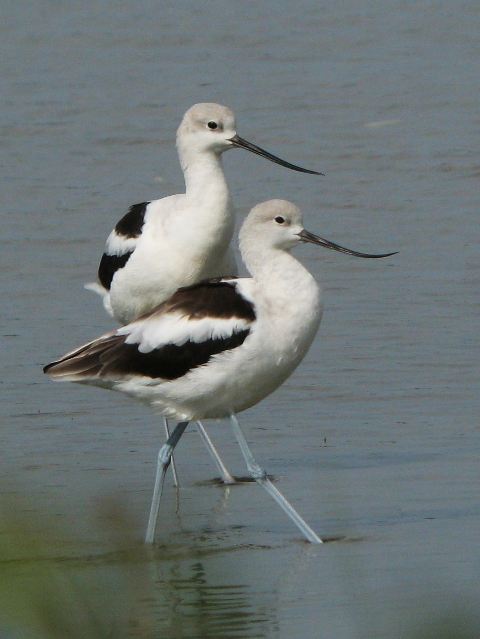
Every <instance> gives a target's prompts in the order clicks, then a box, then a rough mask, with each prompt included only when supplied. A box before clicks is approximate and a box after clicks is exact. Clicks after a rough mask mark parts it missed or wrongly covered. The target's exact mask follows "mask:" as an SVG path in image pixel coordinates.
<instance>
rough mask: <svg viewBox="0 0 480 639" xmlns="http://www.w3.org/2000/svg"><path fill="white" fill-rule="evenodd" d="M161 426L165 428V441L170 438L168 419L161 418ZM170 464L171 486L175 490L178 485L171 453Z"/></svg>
mask: <svg viewBox="0 0 480 639" xmlns="http://www.w3.org/2000/svg"><path fill="white" fill-rule="evenodd" d="M162 419H163V426H164V428H165V434H166V435H167V439H168V438H169V437H170V428H169V426H168V419H167V418H166V417H163V418H162ZM170 462H171V464H172V475H173V485H174V486H175V488H178V487H179V483H178V474H177V467H176V465H175V459H174V458H173V453H172V455H171V457H170Z"/></svg>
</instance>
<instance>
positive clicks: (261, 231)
mask: <svg viewBox="0 0 480 639" xmlns="http://www.w3.org/2000/svg"><path fill="white" fill-rule="evenodd" d="M239 237H240V247H241V249H242V251H244V250H247V251H248V250H249V249H250V248H251V247H254V246H259V247H260V246H261V247H263V248H274V249H281V250H285V251H289V250H290V249H292V248H293V247H294V246H295V245H297V244H299V243H300V242H310V243H312V244H317V245H318V246H324V247H326V248H329V249H332V250H334V251H339V252H340V253H346V254H347V255H355V256H356V257H367V258H379V257H389V256H390V255H395V253H381V254H371V253H359V252H358V251H353V250H351V249H347V248H345V247H343V246H340V245H339V244H335V243H334V242H330V240H326V239H324V238H323V237H320V236H319V235H314V234H313V233H310V232H309V231H306V230H305V228H304V226H303V216H302V213H301V211H300V209H299V208H298V207H297V206H295V204H292V202H288V201H287V200H268V201H267V202H261V203H260V204H257V205H256V206H254V207H253V209H252V210H251V211H250V213H249V214H248V216H247V218H246V220H245V222H244V223H243V226H242V228H241V229H240V236H239Z"/></svg>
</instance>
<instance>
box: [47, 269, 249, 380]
mask: <svg viewBox="0 0 480 639" xmlns="http://www.w3.org/2000/svg"><path fill="white" fill-rule="evenodd" d="M249 281H250V280H242V279H238V280H236V279H220V280H210V281H206V282H201V283H199V284H196V285H194V286H189V287H185V288H181V289H179V290H178V291H177V292H176V293H174V295H172V297H170V298H169V299H168V300H167V301H165V302H164V303H163V304H161V305H160V306H158V307H157V308H156V309H155V310H154V311H152V312H151V313H148V314H146V315H144V316H142V317H140V318H139V319H138V320H136V321H134V322H132V323H131V324H128V325H126V326H122V327H121V328H119V329H117V330H116V331H113V332H112V333H108V334H107V335H104V336H102V337H100V338H98V339H96V340H94V341H92V342H89V343H88V344H85V345H84V346H81V347H80V348H78V349H76V350H75V351H72V352H70V353H68V354H67V355H65V356H64V357H62V358H61V359H59V360H57V361H56V362H52V363H51V364H48V365H47V366H45V368H44V372H45V373H48V374H49V375H50V376H51V377H52V378H55V379H59V380H60V379H64V380H66V381H76V382H85V383H92V384H101V383H102V381H103V382H105V383H109V382H116V381H121V380H126V379H132V378H135V377H147V378H152V379H158V380H173V379H177V378H179V377H182V376H183V375H186V374H187V373H188V372H189V371H191V370H192V369H194V368H196V367H198V366H202V365H204V364H207V362H208V361H209V360H210V358H212V357H213V356H214V355H218V354H219V353H223V352H225V351H229V350H232V349H235V348H237V347H238V346H240V345H241V344H243V342H244V341H245V339H246V338H247V337H248V335H249V334H250V332H251V330H252V329H253V326H254V323H255V319H256V314H255V306H254V303H253V302H252V301H251V299H249V296H248V294H246V293H245V291H246V290H247V289H248V287H246V286H245V285H244V283H246V282H249Z"/></svg>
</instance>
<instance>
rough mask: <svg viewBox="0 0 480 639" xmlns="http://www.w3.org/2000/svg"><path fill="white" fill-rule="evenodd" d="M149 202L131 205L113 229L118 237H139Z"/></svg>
mask: <svg viewBox="0 0 480 639" xmlns="http://www.w3.org/2000/svg"><path fill="white" fill-rule="evenodd" d="M149 204H150V202H141V203H140V204H133V206H131V207H130V208H129V209H128V213H126V214H125V215H124V216H123V217H122V219H121V220H120V221H119V222H118V224H117V226H116V227H115V231H116V233H117V234H118V235H122V236H123V237H126V238H135V237H140V235H141V234H142V228H143V224H144V222H145V211H146V210H147V206H148V205H149Z"/></svg>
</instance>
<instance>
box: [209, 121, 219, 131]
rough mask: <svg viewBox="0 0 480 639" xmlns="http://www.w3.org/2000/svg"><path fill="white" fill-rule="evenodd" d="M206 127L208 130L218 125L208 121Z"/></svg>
mask: <svg viewBox="0 0 480 639" xmlns="http://www.w3.org/2000/svg"><path fill="white" fill-rule="evenodd" d="M207 126H208V128H209V129H216V128H217V127H218V124H217V123H216V122H213V120H212V121H210V122H208V123H207Z"/></svg>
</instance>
